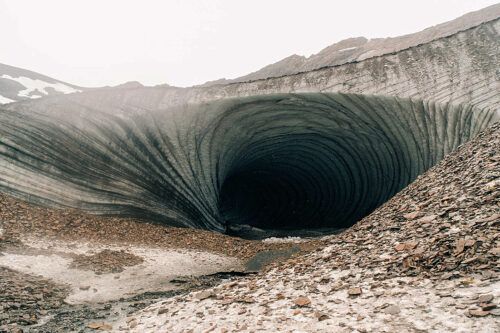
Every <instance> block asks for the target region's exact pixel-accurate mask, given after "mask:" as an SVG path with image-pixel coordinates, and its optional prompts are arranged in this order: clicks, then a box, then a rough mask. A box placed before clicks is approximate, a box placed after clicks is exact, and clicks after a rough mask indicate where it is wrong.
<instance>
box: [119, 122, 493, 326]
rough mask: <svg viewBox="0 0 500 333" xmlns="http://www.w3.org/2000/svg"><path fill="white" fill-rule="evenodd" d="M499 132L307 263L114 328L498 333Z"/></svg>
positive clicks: (465, 149) (166, 305)
mask: <svg viewBox="0 0 500 333" xmlns="http://www.w3.org/2000/svg"><path fill="white" fill-rule="evenodd" d="M498 147H500V124H498V123H497V124H495V125H494V126H492V127H491V128H489V129H488V130H486V131H485V132H484V133H482V134H480V135H479V136H477V137H476V138H475V139H473V140H472V141H471V142H469V143H467V144H465V145H463V146H461V147H460V148H459V149H458V150H457V151H456V152H454V153H452V154H450V155H448V156H447V157H446V158H445V159H444V160H443V161H442V162H441V163H439V164H438V165H437V166H435V167H433V168H432V169H430V170H429V171H428V172H427V173H425V174H424V175H422V176H420V177H419V178H418V179H417V180H416V181H415V182H413V183H412V184H411V185H410V186H408V187H407V188H405V189H404V190H403V191H401V192H400V193H399V194H397V195H396V196H395V197H393V198H392V199H391V200H390V201H389V202H387V203H386V204H384V205H383V206H382V207H380V208H379V209H377V210H376V211H375V212H374V213H373V214H371V215H370V216H368V217H367V218H365V219H363V220H362V221H360V222H359V223H357V224H356V225H355V226H354V227H352V228H351V229H349V230H348V231H346V232H344V233H343V234H341V235H337V236H331V237H330V238H328V239H327V241H326V242H327V244H326V246H325V247H324V248H323V249H321V250H318V251H316V252H313V253H311V254H308V255H305V256H302V257H297V258H295V259H292V260H290V261H288V262H286V263H283V264H278V265H276V266H275V267H272V268H270V269H269V270H268V271H267V272H265V273H263V274H261V275H259V276H257V277H254V278H249V279H244V280H239V281H234V282H230V283H226V284H223V285H220V286H218V287H216V288H213V289H209V290H207V291H205V292H203V293H202V294H201V293H200V294H191V295H189V296H187V297H177V298H174V299H170V300H167V301H164V302H162V303H158V304H157V305H155V306H151V307H149V308H147V309H146V310H144V311H142V312H140V313H139V314H137V315H133V316H131V317H129V318H127V319H124V320H123V321H122V322H120V323H119V325H118V326H115V328H116V329H117V330H120V329H130V330H132V331H136V332H146V331H158V330H167V331H170V330H175V331H183V330H186V331H189V330H190V329H194V330H202V329H203V330H213V331H216V332H229V331H253V330H255V329H263V330H272V331H282V330H283V331H287V330H289V329H290V328H291V327H294V328H295V329H300V330H303V331H314V332H332V331H335V332H343V331H346V332H352V331H358V332H372V331H376V332H379V331H399V332H414V331H427V330H431V331H467V332H494V331H496V330H497V329H498V316H499V315H500V311H499V309H498V308H497V305H498V299H499V297H500V282H499V276H498V274H499V272H500V270H499V267H500V265H499V264H500V262H499V256H500V244H499V238H498V236H499V232H500V207H499V202H500V155H499V154H498Z"/></svg>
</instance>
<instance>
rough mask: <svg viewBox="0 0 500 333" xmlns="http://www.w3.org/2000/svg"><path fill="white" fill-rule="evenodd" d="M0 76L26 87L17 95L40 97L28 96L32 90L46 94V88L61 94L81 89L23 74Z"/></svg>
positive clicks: (34, 96) (38, 96) (33, 96)
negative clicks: (18, 75)
mask: <svg viewBox="0 0 500 333" xmlns="http://www.w3.org/2000/svg"><path fill="white" fill-rule="evenodd" d="M1 77H2V78H3V79H9V80H13V81H16V82H18V83H20V84H22V85H23V86H24V87H26V89H24V90H21V91H20V92H19V93H18V96H19V97H28V98H40V97H41V96H40V95H32V96H30V94H31V93H33V92H38V93H39V94H43V95H48V94H49V93H48V91H47V90H45V89H47V88H52V89H54V90H55V91H58V92H60V93H63V94H71V93H76V92H81V90H78V89H75V88H72V87H70V86H67V85H65V84H63V83H60V82H57V83H49V82H46V81H42V80H38V79H35V80H33V79H31V78H29V77H25V76H20V77H17V78H15V77H12V76H10V75H7V74H3V75H2V76H1Z"/></svg>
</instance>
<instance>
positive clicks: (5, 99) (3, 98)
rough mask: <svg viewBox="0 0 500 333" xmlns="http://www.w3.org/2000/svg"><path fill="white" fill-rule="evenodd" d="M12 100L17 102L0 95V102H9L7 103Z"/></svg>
mask: <svg viewBox="0 0 500 333" xmlns="http://www.w3.org/2000/svg"><path fill="white" fill-rule="evenodd" d="M12 102H15V101H14V100H12V99H10V98H7V97H3V96H2V95H0V104H7V103H12Z"/></svg>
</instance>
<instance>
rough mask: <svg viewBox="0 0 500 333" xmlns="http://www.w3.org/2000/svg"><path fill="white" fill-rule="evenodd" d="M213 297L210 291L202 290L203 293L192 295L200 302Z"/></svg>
mask: <svg viewBox="0 0 500 333" xmlns="http://www.w3.org/2000/svg"><path fill="white" fill-rule="evenodd" d="M213 296H215V295H214V293H213V292H212V291H211V290H203V291H200V292H199V293H197V294H195V295H194V297H196V298H197V299H199V300H200V301H202V300H204V299H207V298H210V297H213Z"/></svg>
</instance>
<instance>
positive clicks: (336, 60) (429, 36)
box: [205, 4, 500, 86]
mask: <svg viewBox="0 0 500 333" xmlns="http://www.w3.org/2000/svg"><path fill="white" fill-rule="evenodd" d="M499 16H500V4H497V5H492V6H489V7H486V8H484V9H481V10H478V11H475V12H471V13H467V14H465V15H463V16H461V17H459V18H457V19H455V20H452V21H449V22H445V23H442V24H438V25H436V26H433V27H429V28H427V29H425V30H422V31H420V32H416V33H413V34H409V35H404V36H399V37H389V38H375V39H366V38H365V37H357V38H348V39H345V40H342V41H340V42H338V43H335V44H332V45H330V46H328V47H326V48H324V49H323V50H321V51H320V52H319V53H317V54H313V55H311V56H310V57H308V58H306V57H304V56H299V55H296V54H294V55H292V56H289V57H287V58H285V59H282V60H280V61H278V62H276V63H274V64H271V65H268V66H265V67H264V68H262V69H260V70H258V71H256V72H253V73H250V74H247V75H244V76H241V77H238V78H235V79H232V80H226V79H221V80H216V81H210V82H207V83H205V86H210V85H214V84H227V83H232V82H246V81H254V80H260V79H266V78H270V77H280V76H283V75H291V74H296V73H301V72H307V71H311V70H315V69H319V68H323V67H329V66H339V65H342V64H346V63H350V62H359V61H362V60H365V59H369V58H373V57H378V56H381V55H385V54H390V53H394V52H398V51H401V50H404V49H407V48H409V47H413V46H417V45H421V44H425V43H429V42H431V41H433V40H436V39H439V38H443V37H446V36H450V35H453V34H456V33H457V32H459V31H463V30H467V29H470V28H472V27H474V26H477V25H479V24H481V23H483V22H487V21H491V20H494V19H496V18H498V17H499Z"/></svg>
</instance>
